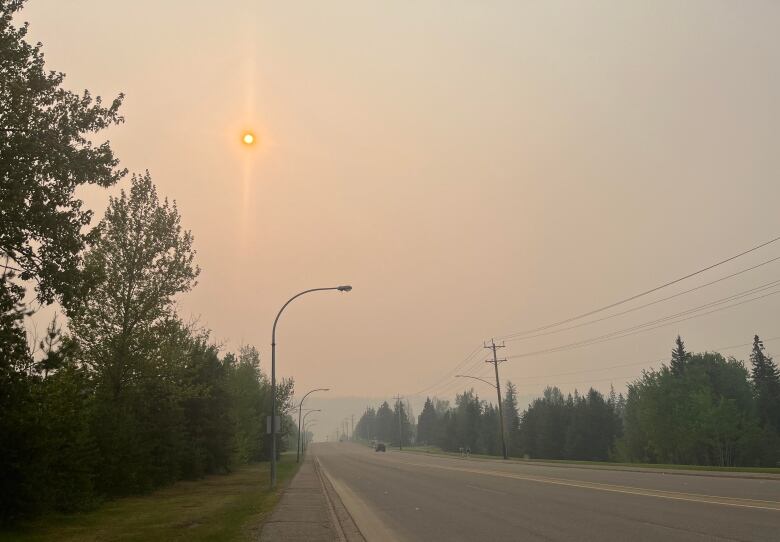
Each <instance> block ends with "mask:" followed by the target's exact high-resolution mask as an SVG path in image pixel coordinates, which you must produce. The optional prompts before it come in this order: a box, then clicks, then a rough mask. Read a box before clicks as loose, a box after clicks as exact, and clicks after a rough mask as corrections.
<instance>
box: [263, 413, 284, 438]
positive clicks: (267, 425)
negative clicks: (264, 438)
mask: <svg viewBox="0 0 780 542" xmlns="http://www.w3.org/2000/svg"><path fill="white" fill-rule="evenodd" d="M274 418H275V420H274V421H275V422H276V423H275V424H274V425H275V427H274V433H278V432H279V430H280V428H281V427H282V424H281V416H274ZM265 433H266V434H267V435H270V434H271V416H266V417H265Z"/></svg>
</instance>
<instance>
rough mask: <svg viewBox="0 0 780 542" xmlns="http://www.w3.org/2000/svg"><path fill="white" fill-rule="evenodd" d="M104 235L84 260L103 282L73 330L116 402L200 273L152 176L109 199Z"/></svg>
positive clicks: (77, 309)
mask: <svg viewBox="0 0 780 542" xmlns="http://www.w3.org/2000/svg"><path fill="white" fill-rule="evenodd" d="M100 229H101V232H100V238H99V239H97V240H96V241H95V244H94V246H93V247H92V248H91V249H90V251H89V252H88V253H87V255H86V257H85V263H86V266H87V268H88V269H90V270H91V271H92V272H93V273H94V275H95V276H97V277H99V279H98V280H97V281H96V284H95V285H94V287H93V288H92V290H91V292H90V294H89V295H88V296H86V297H85V298H83V299H81V300H80V303H78V305H75V306H74V307H73V308H72V309H71V310H70V316H71V329H72V330H73V333H74V336H75V337H76V338H77V340H78V343H79V345H80V346H81V348H82V350H83V352H84V361H85V362H86V363H87V364H88V365H89V366H90V367H91V368H92V369H93V371H95V372H96V373H97V374H98V375H99V377H100V378H101V379H102V380H103V382H104V383H105V384H106V385H107V386H108V387H109V389H110V390H111V392H112V393H113V395H114V396H117V395H118V394H119V393H120V391H121V389H122V387H123V385H124V384H125V383H126V382H127V381H128V380H130V379H133V378H135V377H138V376H139V375H140V373H141V367H140V364H141V362H142V361H143V360H144V359H145V353H146V352H147V351H148V348H149V347H150V343H149V338H150V337H152V336H153V331H154V328H155V326H157V325H159V324H160V323H162V322H164V321H165V319H166V318H169V317H170V316H171V315H172V314H173V303H174V296H176V294H179V293H181V292H185V291H187V290H189V289H190V288H191V287H192V286H193V285H194V284H195V279H196V277H197V276H198V273H199V271H200V270H199V268H198V267H197V266H196V265H195V264H194V263H193V259H194V256H195V251H194V250H193V248H192V240H193V239H192V234H191V233H190V232H189V231H185V230H183V229H182V226H181V223H180V217H179V212H178V210H177V208H176V204H175V203H174V204H170V203H169V202H168V201H167V200H165V201H163V202H160V200H159V198H158V196H157V190H156V189H155V187H154V185H153V184H152V179H151V177H150V176H149V174H148V173H146V174H145V175H140V176H133V180H132V186H131V188H130V193H129V194H128V193H126V192H125V191H124V190H123V191H122V192H121V195H120V196H119V197H118V198H112V199H111V201H110V203H109V206H108V210H107V211H106V215H105V217H104V219H103V220H102V221H101V228H100Z"/></svg>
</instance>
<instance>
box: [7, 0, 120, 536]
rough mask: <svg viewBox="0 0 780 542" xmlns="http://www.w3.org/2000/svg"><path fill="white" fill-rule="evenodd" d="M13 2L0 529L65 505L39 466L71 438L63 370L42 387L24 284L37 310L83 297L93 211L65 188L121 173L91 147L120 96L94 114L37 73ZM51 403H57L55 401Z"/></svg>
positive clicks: (37, 48)
mask: <svg viewBox="0 0 780 542" xmlns="http://www.w3.org/2000/svg"><path fill="white" fill-rule="evenodd" d="M23 5H24V1H23V0H0V412H2V415H0V457H2V458H3V460H2V461H0V523H5V522H8V521H12V520H14V519H16V518H18V517H20V516H22V515H24V514H27V513H31V512H34V511H37V510H39V509H42V508H44V507H46V506H59V507H61V508H63V509H65V508H73V503H72V502H66V500H63V499H62V498H61V497H63V495H64V493H63V492H64V491H65V488H64V486H63V485H62V484H60V482H61V481H62V479H61V478H60V476H59V475H58V474H57V473H52V472H50V471H48V470H47V468H48V467H47V466H48V465H53V464H55V463H56V462H55V461H52V460H53V459H54V458H55V457H56V456H57V455H59V456H60V457H63V458H64V457H65V456H68V455H69V453H70V450H71V447H70V443H65V448H63V449H62V450H60V451H57V450H56V449H55V448H50V447H49V446H50V445H52V446H53V445H54V444H55V443H54V441H55V440H56V438H57V437H56V435H57V434H60V435H66V434H67V435H70V436H72V437H74V438H75V436H76V434H75V433H72V432H71V431H72V430H73V431H77V428H76V427H70V426H68V427H52V426H51V425H49V423H50V422H51V421H52V420H54V419H59V420H60V421H62V422H63V423H64V422H65V421H66V420H67V421H69V422H70V421H74V422H75V420H72V419H71V418H66V417H65V414H66V412H68V411H64V410H62V409H64V408H68V407H69V406H71V405H72V402H71V400H75V399H74V398H73V397H70V396H69V394H68V393H66V391H65V390H68V389H71V388H69V387H68V386H67V385H66V382H65V381H66V380H67V379H66V378H65V377H66V374H65V373H63V375H62V376H61V377H57V378H53V379H51V380H50V381H48V382H44V377H45V376H46V375H47V374H48V373H50V372H51V371H52V370H53V369H54V367H55V363H56V364H58V365H59V366H61V365H62V359H61V356H59V354H57V352H56V351H55V350H51V351H50V352H46V353H43V354H41V353H40V352H38V353H37V354H36V355H34V352H32V351H31V348H30V346H29V345H28V343H27V337H26V333H25V329H24V325H23V318H24V317H25V316H26V315H29V314H31V313H32V310H31V309H30V308H29V307H28V306H26V305H25V303H24V294H25V285H26V284H27V283H30V282H32V283H34V285H35V288H36V294H37V298H38V300H39V302H41V303H44V304H46V303H51V302H52V301H54V300H55V298H59V300H60V301H61V302H63V303H65V304H67V303H69V302H70V301H71V299H72V298H73V296H74V295H75V294H76V292H79V291H80V290H81V286H82V285H83V283H84V281H83V280H82V277H83V274H82V273H81V272H80V270H79V265H80V262H81V259H80V258H81V252H82V250H83V248H84V246H85V244H86V243H87V242H88V241H89V240H90V239H91V238H92V236H94V232H93V231H90V230H89V224H90V219H91V211H90V210H88V209H85V208H83V205H82V202H81V201H80V200H79V199H78V198H77V197H76V196H75V192H76V190H77V188H78V187H80V186H83V185H85V184H96V185H99V186H110V185H112V184H114V183H116V182H117V180H118V179H119V178H121V177H122V175H124V172H123V171H122V170H119V169H118V168H117V161H116V159H115V158H114V156H113V153H112V150H111V148H110V146H109V144H108V143H102V144H99V145H94V144H93V143H91V140H92V139H93V138H94V137H95V135H96V134H97V133H99V132H100V131H101V130H102V129H104V128H106V127H108V126H110V125H113V124H117V123H119V122H121V121H122V118H121V116H119V113H118V111H119V107H120V104H121V99H122V97H121V96H120V97H119V98H117V99H116V100H114V101H113V102H112V103H111V105H109V106H108V107H104V106H103V105H102V103H101V101H100V98H96V99H93V98H92V97H91V95H90V94H89V92H87V91H85V92H84V93H83V94H82V95H77V94H74V93H72V92H70V91H68V90H66V89H64V88H63V87H62V83H63V80H64V75H63V74H61V73H56V72H52V71H49V70H47V69H46V67H45V64H44V58H43V52H42V46H41V45H40V44H37V45H32V44H30V43H29V42H28V41H27V39H26V37H27V31H28V28H27V25H26V24H25V25H23V26H21V27H17V26H15V25H14V18H15V16H17V14H18V12H19V11H20V10H21V8H22V7H23ZM47 340H48V339H47ZM32 348H33V349H37V347H35V346H33V347H32ZM74 378H76V377H75V376H74ZM46 380H48V379H46ZM60 385H62V386H63V389H60V388H59V386H60ZM55 398H56V399H57V400H60V399H61V400H62V401H63V403H62V404H57V405H55V402H54V399H55ZM58 416H59V417H58ZM80 422H81V420H78V423H79V424H80ZM78 427H81V425H78ZM52 432H54V433H52ZM73 444H74V446H76V443H73ZM59 466H60V467H62V466H63V465H62V463H60V465H59ZM66 473H69V475H70V476H71V477H72V479H73V486H72V487H71V488H70V492H71V494H72V495H73V497H74V498H78V495H79V494H80V493H81V490H80V489H78V488H77V486H80V485H81V484H82V482H84V486H85V487H86V486H88V485H89V480H85V479H83V478H82V477H79V476H77V475H76V473H75V472H74V471H70V470H67V469H65V470H62V471H61V474H62V476H65V475H66Z"/></svg>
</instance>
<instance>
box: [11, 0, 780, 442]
mask: <svg viewBox="0 0 780 542" xmlns="http://www.w3.org/2000/svg"><path fill="white" fill-rule="evenodd" d="M779 12H780V4H776V3H769V2H766V3H761V2H755V3H750V4H744V3H732V2H725V1H723V2H704V1H700V2H687V3H684V4H676V3H658V2H652V3H637V2H617V1H616V2H582V3H576V4H572V3H559V2H544V3H521V2H495V3H490V4H470V3H448V4H447V9H446V10H444V9H443V5H442V4H439V3H434V2H426V3H414V4H403V5H401V4H397V5H396V4H391V5H384V6H379V5H367V4H365V3H362V2H357V1H350V2H337V3H322V4H319V3H312V4H307V5H305V6H297V5H296V6H294V5H287V4H279V3H277V4H261V3H256V2H249V1H243V2H229V3H225V5H221V6H220V8H219V16H215V13H214V10H213V5H212V4H205V3H203V4H201V3H193V2H187V3H185V2H182V1H171V2H165V3H159V2H149V1H140V2H133V3H124V4H117V3H105V2H98V1H97V0H90V1H87V0H77V1H70V2H60V1H54V0H31V1H30V2H29V3H28V4H27V6H26V8H25V9H24V10H23V11H22V12H21V14H20V20H24V21H29V22H30V38H31V39H32V40H40V41H42V42H43V44H44V53H45V55H46V62H47V68H49V69H55V70H59V71H63V72H65V73H66V74H67V78H66V80H65V87H66V88H70V89H74V90H80V89H83V88H89V89H90V90H91V91H93V92H94V93H95V94H99V95H101V96H103V98H104V99H110V98H113V97H114V96H115V95H117V94H118V93H120V92H124V93H125V94H126V96H127V97H126V101H125V103H124V105H123V107H122V114H123V115H124V117H125V118H126V122H125V123H124V124H123V125H121V126H118V127H115V128H111V129H110V130H108V131H107V132H106V134H107V135H106V137H108V138H110V140H111V143H112V147H113V148H114V150H115V152H116V155H117V157H118V158H119V159H120V160H121V165H122V166H124V167H127V168H128V169H129V170H130V171H131V172H143V171H145V170H147V169H148V170H149V171H150V173H151V175H152V178H153V179H154V182H155V183H156V184H157V186H158V190H159V192H160V194H161V195H165V196H167V197H168V198H170V199H175V200H176V201H177V204H178V207H179V210H180V211H181V214H182V222H183V225H184V226H185V227H186V228H188V229H191V230H192V232H193V234H194V236H195V248H196V250H197V251H198V255H197V262H198V264H199V265H200V267H201V268H202V273H201V275H200V277H199V284H198V286H197V287H196V288H195V289H194V290H193V291H192V292H190V293H188V294H186V295H184V296H182V297H181V298H180V301H179V307H180V311H181V314H182V315H183V316H184V317H185V318H187V317H189V316H192V317H194V318H198V319H199V322H200V323H201V324H202V325H203V326H205V327H207V328H209V329H211V330H212V331H213V338H214V340H216V341H217V342H219V343H222V344H224V347H225V349H227V350H235V349H237V348H238V347H239V346H240V345H242V344H252V345H255V346H257V348H258V349H260V352H261V362H262V368H263V371H265V372H267V373H268V372H270V367H269V364H270V342H271V337H270V335H271V325H272V323H273V319H274V316H275V315H276V311H278V309H279V308H280V307H281V305H282V304H283V303H284V302H285V301H286V300H287V299H288V298H289V297H291V296H292V295H293V294H295V293H297V292H299V291H301V290H305V289H307V288H314V287H323V286H336V285H338V284H351V285H352V286H353V287H354V290H353V291H352V292H350V293H344V294H342V293H339V292H319V293H317V294H312V295H310V296H307V297H305V298H302V299H300V300H297V301H296V302H295V303H294V304H293V305H291V306H290V307H289V308H288V310H287V311H286V313H285V314H284V316H283V317H282V320H281V321H280V324H279V329H278V337H277V339H278V350H277V355H278V358H277V359H278V375H279V376H281V377H293V378H295V383H296V389H297V390H298V391H299V395H301V394H302V393H304V392H305V391H307V390H309V389H311V388H315V387H330V388H331V389H332V391H331V392H330V394H329V395H330V397H329V398H328V399H327V400H328V401H332V400H334V399H335V398H342V399H344V400H345V404H347V403H349V404H351V403H350V401H351V400H352V399H354V398H357V399H365V400H366V402H368V400H369V399H371V400H375V399H377V398H387V399H388V400H390V398H391V397H392V396H394V395H395V394H401V395H404V396H413V395H415V394H417V393H418V392H421V393H419V397H418V399H415V400H419V398H421V397H424V396H425V395H426V394H431V395H439V396H442V397H448V398H452V397H453V395H454V393H455V392H456V391H460V390H462V389H464V388H469V387H472V384H473V387H474V388H475V390H477V391H478V392H479V394H480V396H481V397H484V398H485V399H486V400H490V401H492V402H495V398H494V397H493V396H492V393H493V392H492V390H491V389H490V388H489V387H488V386H487V385H481V384H480V383H478V382H473V383H472V382H463V381H461V380H457V379H455V378H451V377H450V376H448V375H450V373H451V372H452V370H453V369H455V368H456V366H458V364H459V363H461V362H462V361H463V360H465V359H466V358H467V356H468V355H469V353H470V352H472V351H473V350H474V349H475V348H478V347H481V345H482V342H483V341H485V340H490V338H491V337H500V336H504V335H507V334H511V333H513V332H516V331H521V330H526V329H530V328H536V327H539V326H543V325H545V324H548V323H550V322H555V321H558V320H562V319H565V318H567V317H569V316H572V315H576V314H580V313H582V312H586V311H588V310H590V309H593V308H596V307H600V306H602V305H605V304H607V303H610V302H613V301H617V300H620V299H622V298H625V297H627V296H630V295H632V294H635V293H637V292H640V291H643V290H645V289H648V288H651V287H654V286H656V285H658V284H661V283H664V282H666V281H668V280H672V279H675V278H677V277H680V276H682V275H685V274H687V273H689V272H691V271H694V270H697V269H700V268H702V267H705V266H707V265H709V264H712V263H714V262H716V261H719V260H721V259H724V258H728V257H730V256H732V255H734V254H737V253H739V252H741V251H743V250H746V249H748V248H750V247H752V246H755V245H757V244H759V243H762V242H764V241H767V240H769V239H772V238H774V237H776V236H777V235H778V227H777V223H778V220H777V216H778V211H777V201H778V200H779V199H780V183H778V182H777V177H778V172H780V153H778V152H777V141H778V136H780V133H778V126H780V103H779V102H778V101H777V99H776V97H777V95H778V92H780V64H778V62H777V51H779V50H780V33H778V32H777V28H776V25H775V21H777V20H778V19H777V17H778V15H780V13H779ZM117 20H121V21H122V24H121V25H116V24H114V22H115V21H117ZM243 130H252V131H253V132H254V133H255V134H256V135H257V137H258V140H259V141H258V143H257V144H256V145H255V146H254V147H252V148H245V147H243V146H242V145H241V144H240V137H241V134H242V131H243ZM103 136H104V134H101V137H103ZM128 186H129V177H128V178H127V179H125V180H124V181H122V182H121V183H119V185H118V186H117V187H115V188H112V189H110V190H102V189H101V190H97V189H95V190H89V191H87V192H85V193H84V198H85V202H86V205H87V206H88V207H90V208H92V209H94V210H95V211H96V218H99V216H101V215H102V212H103V209H104V208H105V206H106V204H107V201H108V196H109V195H111V194H116V193H118V190H119V189H121V188H127V187H128ZM779 254H780V251H779V250H778V246H775V245H770V246H768V247H766V248H764V249H762V250H760V251H756V252H755V253H751V254H749V255H747V256H745V257H743V258H739V259H737V260H735V261H733V262H730V263H728V264H726V265H723V266H720V267H718V268H717V269H714V270H712V271H710V272H708V273H706V274H702V275H700V276H697V277H695V278H692V279H690V280H688V281H685V282H683V283H680V284H678V285H675V286H674V287H672V288H669V289H665V290H663V291H662V292H658V293H657V294H655V295H654V296H648V297H647V298H643V302H649V301H653V300H657V299H660V298H662V297H665V296H668V295H671V294H673V293H676V292H681V291H683V290H686V289H688V288H692V287H695V286H699V285H701V284H704V283H705V282H708V281H711V280H715V279H717V278H720V277H724V276H726V275H728V274H730V273H734V272H736V271H739V270H742V269H745V268H747V267H750V266H752V265H756V264H758V263H760V262H763V261H766V260H769V259H771V258H774V257H776V256H778V255H779ZM778 269H779V265H778V263H777V262H774V263H769V264H767V265H765V266H763V267H761V268H758V269H756V270H753V271H750V272H746V273H744V274H742V275H739V276H738V277H734V278H732V279H729V280H724V281H723V282H721V283H719V284H716V285H712V286H708V287H706V288H702V289H701V290H699V291H696V292H692V293H690V294H687V295H683V296H680V297H679V298H675V299H672V300H669V301H667V302H663V303H658V304H657V305H653V306H651V307H647V308H645V309H641V310H637V311H636V312H633V313H630V314H627V315H623V316H618V317H616V318H613V319H611V320H606V321H604V322H599V323H596V324H593V325H591V326H585V327H582V328H578V329H574V330H570V331H567V332H563V333H560V334H555V335H549V336H542V337H538V338H533V339H529V340H526V341H507V343H506V345H507V347H506V348H505V349H504V350H503V351H502V352H501V353H502V354H503V355H507V356H513V355H521V354H523V353H528V352H535V351H538V350H543V349H547V348H551V347H555V346H557V345H563V344H568V343H573V342H576V341H580V340H584V339H588V338H591V337H597V336H600V335H603V334H607V333H609V332H612V331H615V330H619V329H624V328H629V327H631V326H633V325H637V324H640V323H643V322H648V321H652V320H655V319H658V318H662V317H664V316H666V315H670V314H673V313H678V312H681V311H685V310H687V309H689V308H692V307H695V306H699V305H703V304H706V303H708V302H711V301H714V300H717V299H720V298H723V297H726V296H729V295H732V294H735V293H738V292H741V291H745V290H748V289H750V288H754V287H756V286H759V285H762V284H765V283H768V282H769V281H772V280H775V279H777V278H780V277H778V276H777V275H778ZM636 304H639V302H637V303H636ZM636 304H635V305H636ZM778 306H779V305H778V299H777V296H770V297H767V298H766V299H761V300H758V301H756V302H753V303H748V304H745V305H743V306H739V307H735V308H733V309H729V310H724V311H722V312H717V313H713V314H711V315H707V316H703V317H701V318H694V319H691V320H688V321H683V322H680V323H678V324H675V325H672V326H667V327H663V328H659V329H656V330H653V331H650V332H647V333H640V334H636V335H631V336H629V337H626V338H623V339H620V340H614V341H608V342H603V343H598V344H595V345H592V346H587V347H584V348H576V349H572V350H566V351H562V352H556V353H545V354H539V355H534V356H530V357H523V358H514V359H510V361H508V362H506V363H504V364H502V366H501V377H502V382H505V381H506V380H511V381H512V382H514V383H515V384H516V385H517V386H518V393H519V394H520V395H521V396H523V397H531V396H534V395H537V394H540V393H541V391H542V390H543V388H544V387H545V386H546V385H558V386H559V387H560V388H561V389H562V390H564V392H568V391H572V390H573V389H575V388H578V389H580V390H583V389H585V390H586V389H587V388H588V387H589V386H593V387H595V388H597V389H600V390H602V391H606V390H608V389H609V386H610V384H614V386H615V388H616V390H617V391H623V390H624V389H625V382H626V381H627V380H630V379H633V378H635V377H637V376H639V375H640V373H641V370H642V369H643V368H647V367H651V366H656V367H657V366H658V364H659V361H658V360H661V359H667V358H668V357H669V352H670V350H671V349H672V347H673V341H674V338H675V337H676V336H677V334H680V335H682V337H683V339H684V340H685V341H686V345H687V346H688V348H689V349H690V350H692V351H696V352H699V351H705V350H719V349H722V348H723V347H727V346H731V345H736V344H743V343H748V342H749V341H751V340H752V337H753V335H754V334H756V333H757V334H759V335H761V336H762V337H764V338H765V339H770V338H773V337H777V336H778V335H780V326H778V321H777V316H776V315H777V309H778ZM777 344H778V343H776V342H775V343H773V342H767V348H768V351H769V352H770V353H775V352H778V351H780V350H779V349H778V348H777ZM748 352H749V346H745V347H739V348H735V349H732V350H723V353H724V354H725V355H734V356H736V357H737V358H739V359H747V354H748ZM488 354H489V352H488V351H487V350H484V351H480V352H479V354H478V355H475V356H474V357H472V358H471V359H469V361H468V362H467V363H465V364H464V365H463V371H465V372H467V373H468V374H471V375H474V376H478V377H482V378H490V375H491V370H492V369H491V367H490V366H488V365H486V364H484V363H481V360H483V359H486V358H487V356H488ZM645 362H646V363H645ZM616 366H617V367H616ZM597 369H600V370H597ZM480 386H481V387H480ZM347 400H349V401H347ZM316 401H326V399H324V398H317V399H316V400H313V403H312V404H316ZM323 404H324V403H323ZM341 408H342V407H341V406H340V407H339V410H338V411H339V412H341V410H340V409H341ZM344 408H346V407H344ZM334 409H335V407H334ZM361 412H362V409H361V410H360V411H357V412H354V414H355V415H356V416H357V415H359V414H360V413H361ZM415 413H416V414H419V409H418V410H417V411H416V412H415ZM325 416H326V415H325V414H323V418H322V419H323V421H321V422H320V424H319V428H318V430H317V434H318V436H324V434H325V433H330V432H332V430H333V427H331V426H330V425H332V424H334V423H337V421H336V420H337V418H338V417H339V416H341V414H335V413H334V414H331V415H328V416H329V417H327V418H326V417H325ZM331 419H332V420H333V421H331ZM320 431H322V433H320Z"/></svg>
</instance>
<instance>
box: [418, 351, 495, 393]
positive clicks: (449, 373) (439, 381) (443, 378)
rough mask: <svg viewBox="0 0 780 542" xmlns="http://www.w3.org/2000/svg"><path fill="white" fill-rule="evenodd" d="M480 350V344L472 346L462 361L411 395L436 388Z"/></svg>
mask: <svg viewBox="0 0 780 542" xmlns="http://www.w3.org/2000/svg"><path fill="white" fill-rule="evenodd" d="M481 350H482V345H480V346H477V347H476V348H474V350H472V351H471V352H470V353H469V355H468V356H466V357H465V359H463V361H461V362H460V363H458V364H457V365H456V366H455V367H453V368H452V369H451V370H450V371H448V372H447V373H445V375H444V376H443V377H442V378H440V379H439V380H437V381H435V382H434V383H433V384H431V385H430V386H428V387H427V388H423V389H421V390H420V391H418V392H416V393H413V394H411V395H412V396H415V395H421V394H423V393H425V392H427V391H429V390H432V389H434V388H437V387H439V385H441V384H443V383H446V382H447V381H448V380H449V378H450V377H451V376H452V375H453V374H455V373H456V372H457V371H458V370H460V369H461V368H462V366H465V365H466V363H468V361H469V360H470V359H472V358H473V357H474V356H476V355H477V353H478V352H480V351H481Z"/></svg>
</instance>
